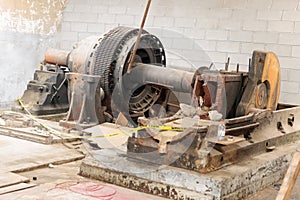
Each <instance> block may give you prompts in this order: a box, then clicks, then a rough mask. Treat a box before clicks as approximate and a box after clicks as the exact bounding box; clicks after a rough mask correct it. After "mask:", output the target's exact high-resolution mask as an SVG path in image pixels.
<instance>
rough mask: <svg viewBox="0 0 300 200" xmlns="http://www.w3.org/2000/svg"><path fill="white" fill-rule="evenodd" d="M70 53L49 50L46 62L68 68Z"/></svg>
mask: <svg viewBox="0 0 300 200" xmlns="http://www.w3.org/2000/svg"><path fill="white" fill-rule="evenodd" d="M69 54H70V52H69V51H64V50H59V49H53V48H49V49H47V51H46V54H45V62H46V63H49V64H55V65H61V66H68V58H69Z"/></svg>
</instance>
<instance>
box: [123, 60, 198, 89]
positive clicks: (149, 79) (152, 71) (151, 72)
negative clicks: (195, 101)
mask: <svg viewBox="0 0 300 200" xmlns="http://www.w3.org/2000/svg"><path fill="white" fill-rule="evenodd" d="M193 76H194V73H193V72H187V71H183V70H177V69H171V68H165V67H159V66H155V65H149V64H141V63H138V64H136V67H134V68H133V69H132V71H131V73H130V74H125V76H123V78H122V79H123V87H124V86H125V88H126V87H127V88H128V89H132V88H135V87H140V86H141V85H145V84H156V85H161V86H164V87H167V88H169V89H171V90H173V91H177V92H186V93H191V92H192V91H193V88H192V85H191V83H192V79H193Z"/></svg>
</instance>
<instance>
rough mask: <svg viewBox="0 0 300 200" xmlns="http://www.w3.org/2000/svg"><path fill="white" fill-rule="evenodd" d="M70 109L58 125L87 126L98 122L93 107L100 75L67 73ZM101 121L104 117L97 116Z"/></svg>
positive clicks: (77, 127) (67, 126)
mask: <svg viewBox="0 0 300 200" xmlns="http://www.w3.org/2000/svg"><path fill="white" fill-rule="evenodd" d="M67 78H68V81H69V91H68V92H69V97H70V109H69V111H68V115H67V118H66V120H63V121H60V125H61V126H64V127H66V128H76V129H81V128H88V127H92V126H95V125H97V124H99V120H98V117H97V114H96V110H95V107H98V108H99V106H100V107H101V105H99V104H98V103H97V105H96V104H95V95H96V88H97V85H98V82H99V80H100V76H93V75H86V74H77V73H68V74H67ZM99 119H100V120H101V119H102V120H101V121H102V122H103V121H104V117H103V115H102V118H101V117H99Z"/></svg>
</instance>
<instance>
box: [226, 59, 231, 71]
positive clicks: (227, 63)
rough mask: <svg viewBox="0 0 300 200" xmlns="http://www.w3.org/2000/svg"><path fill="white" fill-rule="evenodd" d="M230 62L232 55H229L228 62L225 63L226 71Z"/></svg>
mask: <svg viewBox="0 0 300 200" xmlns="http://www.w3.org/2000/svg"><path fill="white" fill-rule="evenodd" d="M229 64H230V57H228V59H227V62H226V64H225V71H228V67H229Z"/></svg>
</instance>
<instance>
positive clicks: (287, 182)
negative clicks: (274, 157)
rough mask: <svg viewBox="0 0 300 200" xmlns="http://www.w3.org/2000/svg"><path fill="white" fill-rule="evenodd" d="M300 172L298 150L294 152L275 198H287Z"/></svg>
mask: <svg viewBox="0 0 300 200" xmlns="http://www.w3.org/2000/svg"><path fill="white" fill-rule="evenodd" d="M299 172H300V152H296V153H295V154H294V156H293V159H292V161H291V163H290V166H289V168H288V170H287V172H286V174H285V177H284V179H283V182H282V185H281V187H280V190H279V192H278V194H277V197H276V200H289V199H290V196H291V193H292V190H293V188H294V185H295V182H296V179H297V177H298V175H299Z"/></svg>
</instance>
